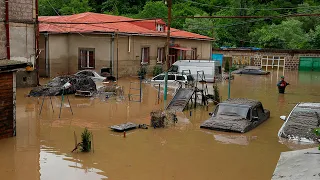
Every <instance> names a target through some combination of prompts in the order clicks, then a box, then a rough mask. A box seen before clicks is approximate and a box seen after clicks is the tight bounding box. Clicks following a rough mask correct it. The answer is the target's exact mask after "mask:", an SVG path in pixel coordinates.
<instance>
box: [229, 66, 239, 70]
mask: <svg viewBox="0 0 320 180" xmlns="http://www.w3.org/2000/svg"><path fill="white" fill-rule="evenodd" d="M230 70H231V71H235V70H238V68H237V67H236V66H232V67H231V69H230Z"/></svg>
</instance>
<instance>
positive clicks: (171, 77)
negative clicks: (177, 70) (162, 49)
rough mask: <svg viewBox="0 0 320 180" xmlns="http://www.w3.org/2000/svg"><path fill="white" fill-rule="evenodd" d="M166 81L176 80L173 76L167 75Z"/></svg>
mask: <svg viewBox="0 0 320 180" xmlns="http://www.w3.org/2000/svg"><path fill="white" fill-rule="evenodd" d="M168 80H169V81H174V80H176V77H175V75H168Z"/></svg>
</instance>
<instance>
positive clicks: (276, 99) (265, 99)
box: [0, 72, 320, 180]
mask: <svg viewBox="0 0 320 180" xmlns="http://www.w3.org/2000/svg"><path fill="white" fill-rule="evenodd" d="M280 75H282V74H277V73H276V72H274V73H272V74H270V75H268V76H250V75H242V76H240V75H236V76H235V80H234V81H232V83H231V97H234V98H235V97H246V98H253V99H257V100H260V101H261V102H262V104H263V106H264V108H266V109H269V110H270V111H271V118H270V119H269V120H267V121H266V122H264V123H263V124H261V125H260V126H258V127H257V128H256V129H254V130H252V131H250V132H248V133H245V134H238V133H227V132H218V131H212V130H204V129H200V128H199V126H200V124H201V123H202V122H203V121H204V120H206V119H208V118H209V116H208V112H209V111H210V110H213V108H214V106H213V105H211V106H210V107H209V111H206V109H205V108H201V107H200V108H198V109H197V110H192V116H190V112H189V111H185V112H184V113H180V114H178V116H179V119H178V123H177V124H176V125H175V126H172V127H168V128H164V129H153V128H149V129H148V130H144V129H137V130H132V131H129V132H127V134H126V138H124V137H123V134H122V133H116V132H113V131H110V129H109V127H110V126H111V125H114V124H120V123H125V122H127V121H130V122H134V123H146V124H149V123H150V117H149V114H150V111H152V110H157V109H160V108H163V107H164V105H163V104H164V102H163V101H160V104H158V102H157V89H156V88H154V87H152V86H150V85H147V84H144V85H143V101H142V103H139V102H128V98H127V96H126V99H125V100H124V101H121V100H120V99H104V98H96V99H93V98H76V97H74V96H73V95H70V96H69V99H70V102H71V107H72V110H73V113H74V115H72V114H71V111H70V108H69V104H68V102H67V101H64V103H63V108H62V113H61V119H59V117H58V116H59V107H60V103H61V98H60V97H53V98H52V101H53V106H54V112H53V111H52V109H51V104H50V100H49V99H45V101H44V106H43V110H42V113H41V115H39V110H40V105H41V102H42V99H41V98H39V99H38V98H28V97H25V95H26V94H27V93H28V92H29V91H30V89H18V91H17V137H14V138H9V139H2V140H0V179H5V180H11V179H13V180H37V179H44V180H57V179H58V180H71V179H76V180H93V179H111V180H170V179H178V180H195V179H199V180H212V179H219V180H220V179H222V180H223V179H227V180H228V179H243V180H267V179H271V177H272V174H273V171H274V169H275V167H276V164H277V161H278V159H279V155H280V153H281V152H283V151H288V150H290V149H296V148H299V145H295V144H290V143H289V144H287V143H281V142H279V138H278V136H277V133H278V130H279V128H280V127H281V125H282V123H283V121H281V120H280V119H279V116H280V115H288V113H289V112H290V110H291V109H292V108H293V107H294V105H295V103H297V102H300V101H305V102H308V101H309V102H310V101H312V102H316V101H318V102H319V101H320V94H319V89H320V74H319V73H310V72H307V73H299V72H286V73H285V77H286V80H287V81H288V82H289V83H290V84H291V85H290V86H288V87H287V90H286V94H281V95H279V94H278V92H277V87H276V83H277V81H278V79H279V76H280ZM131 80H135V79H131ZM135 81H136V80H135ZM129 82H130V79H121V80H120V81H119V84H120V85H122V86H124V89H125V94H128V91H129ZM219 88H220V94H221V96H222V98H223V99H226V98H227V94H228V83H227V82H223V83H219ZM135 94H137V93H135ZM85 127H88V128H89V130H90V131H92V132H93V146H94V152H90V153H85V154H84V153H80V152H78V153H71V150H72V149H73V148H74V146H75V139H74V132H75V133H76V134H77V138H78V142H79V141H80V136H81V132H82V131H83V129H84V128H85Z"/></svg>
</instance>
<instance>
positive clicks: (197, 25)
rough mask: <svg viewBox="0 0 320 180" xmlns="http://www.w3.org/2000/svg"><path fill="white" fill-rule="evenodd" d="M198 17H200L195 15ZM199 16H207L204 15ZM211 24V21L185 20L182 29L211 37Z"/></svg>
mask: <svg viewBox="0 0 320 180" xmlns="http://www.w3.org/2000/svg"><path fill="white" fill-rule="evenodd" d="M195 16H200V15H195ZM201 16H208V14H206V13H204V14H202V15H201ZM212 28H213V23H212V20H211V19H186V22H185V24H184V25H183V29H184V30H186V31H190V32H194V33H197V34H201V35H205V36H209V37H212Z"/></svg>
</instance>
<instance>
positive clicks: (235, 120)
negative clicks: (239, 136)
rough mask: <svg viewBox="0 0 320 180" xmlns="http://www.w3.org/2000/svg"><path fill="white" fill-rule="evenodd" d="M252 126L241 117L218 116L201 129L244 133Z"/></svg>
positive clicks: (204, 123) (204, 124)
mask: <svg viewBox="0 0 320 180" xmlns="http://www.w3.org/2000/svg"><path fill="white" fill-rule="evenodd" d="M251 124H252V122H250V121H249V120H247V119H244V118H242V117H240V116H221V115H220V116H216V117H211V118H210V119H208V120H206V121H205V122H203V123H202V124H201V126H200V127H201V128H207V129H216V130H222V131H234V132H241V133H244V132H246V131H247V130H248V128H249V126H250V125H251Z"/></svg>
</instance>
